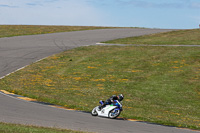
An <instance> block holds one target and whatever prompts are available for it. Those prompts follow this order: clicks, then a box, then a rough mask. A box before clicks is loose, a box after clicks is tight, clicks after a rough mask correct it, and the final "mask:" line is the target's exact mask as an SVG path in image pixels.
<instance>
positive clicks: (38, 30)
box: [0, 25, 114, 38]
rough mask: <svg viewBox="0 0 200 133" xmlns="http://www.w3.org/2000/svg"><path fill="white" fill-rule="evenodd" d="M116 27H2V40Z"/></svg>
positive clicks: (0, 30) (0, 27)
mask: <svg viewBox="0 0 200 133" xmlns="http://www.w3.org/2000/svg"><path fill="white" fill-rule="evenodd" d="M106 28H114V27H95V26H45V25H0V38H1V37H12V36H22V35H36V34H47V33H56V32H69V31H80V30H94V29H106Z"/></svg>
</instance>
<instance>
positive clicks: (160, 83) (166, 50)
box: [0, 26, 200, 131]
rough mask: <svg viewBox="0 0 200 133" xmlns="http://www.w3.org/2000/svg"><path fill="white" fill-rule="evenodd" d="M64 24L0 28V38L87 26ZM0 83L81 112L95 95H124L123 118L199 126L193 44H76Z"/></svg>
mask: <svg viewBox="0 0 200 133" xmlns="http://www.w3.org/2000/svg"><path fill="white" fill-rule="evenodd" d="M64 28H67V27H60V29H59V28H58V27H57V26H55V27H49V26H36V27H35V26H13V27H12V26H0V37H8V36H17V35H29V34H43V33H53V32H64V31H72V30H83V29H84V28H85V29H87V28H86V27H84V28H83V29H78V27H75V29H73V28H72V27H70V29H64ZM68 28H69V27H68ZM79 28H80V27H79ZM6 29H7V30H6ZM63 29H64V30H63ZM199 33H200V32H199V29H196V30H184V31H173V32H168V33H161V34H153V35H148V36H142V37H134V38H126V39H120V40H116V41H112V42H109V43H118V44H187V45H190V44H191V45H192V44H193V45H194V44H195V45H199V42H200V41H199ZM0 86H1V88H2V89H5V90H7V91H10V92H13V93H16V94H20V95H23V96H28V97H30V98H34V99H37V100H38V101H43V102H49V103H53V104H57V105H62V106H64V107H67V108H73V109H78V110H84V111H91V110H92V108H93V107H95V106H96V105H97V104H98V101H99V100H100V99H102V100H105V99H107V98H108V97H110V96H111V95H113V94H119V93H123V94H124V95H125V99H124V102H123V105H124V111H123V113H122V114H121V116H122V117H125V118H133V119H138V120H143V121H149V122H155V123H159V124H164V125H172V126H178V127H187V128H192V129H200V112H199V110H200V103H199V100H200V48H198V47H134V46H124V47H120V46H90V47H80V48H76V49H73V50H70V51H66V52H64V53H60V54H57V55H54V56H51V57H48V58H46V59H44V60H42V61H40V62H37V63H33V64H31V65H30V66H28V67H26V68H25V69H22V70H20V71H18V72H16V73H14V74H11V75H9V76H7V77H5V78H3V79H1V80H0ZM1 125H2V124H0V126H1ZM0 131H1V128H0Z"/></svg>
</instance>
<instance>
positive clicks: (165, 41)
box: [106, 29, 200, 45]
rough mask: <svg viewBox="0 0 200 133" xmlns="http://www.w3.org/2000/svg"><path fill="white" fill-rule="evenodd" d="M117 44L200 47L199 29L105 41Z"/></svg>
mask: <svg viewBox="0 0 200 133" xmlns="http://www.w3.org/2000/svg"><path fill="white" fill-rule="evenodd" d="M106 43H117V44H145V45H148V44H150V45H200V29H193V30H179V31H172V32H166V33H161V34H151V35H145V36H139V37H129V38H124V39H117V40H112V41H107V42H106Z"/></svg>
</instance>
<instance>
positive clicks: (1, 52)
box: [0, 28, 195, 133]
mask: <svg viewBox="0 0 200 133" xmlns="http://www.w3.org/2000/svg"><path fill="white" fill-rule="evenodd" d="M164 31H170V30H158V29H131V28H130V29H106V30H91V31H76V32H66V33H55V34H46V35H33V36H21V37H12V38H1V39H0V77H3V76H5V75H6V74H9V73H11V72H13V71H15V70H17V69H19V68H21V67H23V66H25V65H28V64H30V63H32V62H35V61H36V60H39V59H41V58H44V57H47V56H50V55H52V54H55V53H59V52H61V51H65V50H68V49H72V48H75V47H79V46H86V45H93V44H96V43H97V42H101V41H107V40H111V39H116V38H123V37H129V36H139V35H144V34H150V33H157V32H164ZM1 89H3V88H1ZM0 105H1V106H0V121H1V122H8V123H20V124H28V125H38V126H47V127H58V128H67V129H75V130H83V131H92V132H103V133H106V132H109V133H112V132H115V133H117V132H120V133H122V132H123V133H125V132H131V133H149V132H153V133H190V132H193V131H191V130H187V129H177V128H175V127H166V126H161V125H155V124H148V123H143V122H131V121H125V120H120V119H118V120H110V119H105V118H99V117H92V116H91V115H90V114H88V113H83V112H78V111H70V110H64V109H58V108H53V107H50V106H47V105H43V104H38V103H33V102H27V101H23V100H20V99H16V98H15V97H11V96H8V95H5V94H3V93H0ZM194 132H195V131H194Z"/></svg>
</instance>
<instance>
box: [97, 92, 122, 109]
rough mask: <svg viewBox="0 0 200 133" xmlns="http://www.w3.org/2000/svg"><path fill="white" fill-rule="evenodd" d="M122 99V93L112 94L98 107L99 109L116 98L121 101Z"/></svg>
mask: <svg viewBox="0 0 200 133" xmlns="http://www.w3.org/2000/svg"><path fill="white" fill-rule="evenodd" d="M123 99H124V96H123V95H122V94H120V95H118V96H116V95H112V96H111V97H110V98H109V99H107V100H106V101H105V102H104V101H102V102H103V104H102V105H100V106H99V109H100V110H101V109H102V108H103V107H105V106H106V105H110V104H112V103H114V100H118V101H119V102H120V101H122V100H123Z"/></svg>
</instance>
